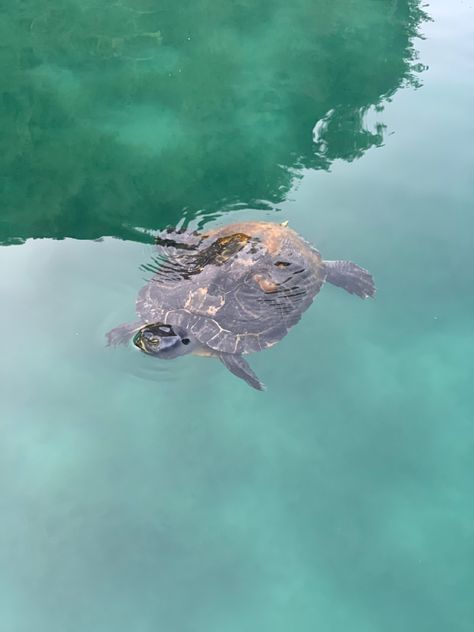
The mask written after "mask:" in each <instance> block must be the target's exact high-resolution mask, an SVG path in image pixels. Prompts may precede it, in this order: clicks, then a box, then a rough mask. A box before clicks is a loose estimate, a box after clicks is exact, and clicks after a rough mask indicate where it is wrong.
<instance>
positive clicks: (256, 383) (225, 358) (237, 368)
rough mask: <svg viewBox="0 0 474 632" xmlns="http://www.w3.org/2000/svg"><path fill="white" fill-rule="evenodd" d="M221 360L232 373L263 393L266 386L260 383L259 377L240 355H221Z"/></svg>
mask: <svg viewBox="0 0 474 632" xmlns="http://www.w3.org/2000/svg"><path fill="white" fill-rule="evenodd" d="M218 357H219V360H220V361H221V362H222V363H223V364H224V365H225V366H226V367H227V368H228V369H229V371H230V372H231V373H233V374H234V375H236V376H237V377H240V378H241V379H242V380H245V381H246V382H247V384H249V386H251V387H252V388H255V389H257V391H263V390H264V389H265V386H264V385H263V384H262V382H260V380H259V379H258V377H257V376H256V375H255V373H254V372H253V371H252V369H251V368H250V365H249V363H248V362H247V360H244V358H243V357H242V356H241V355H239V354H234V353H220V354H219V356H218Z"/></svg>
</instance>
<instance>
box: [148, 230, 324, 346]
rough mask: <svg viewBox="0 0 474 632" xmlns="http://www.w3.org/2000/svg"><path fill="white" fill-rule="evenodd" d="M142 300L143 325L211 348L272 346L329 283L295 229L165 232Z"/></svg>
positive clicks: (317, 258)
mask: <svg viewBox="0 0 474 632" xmlns="http://www.w3.org/2000/svg"><path fill="white" fill-rule="evenodd" d="M157 243H158V248H159V255H158V257H157V258H156V259H155V261H154V265H152V266H147V269H148V270H152V271H153V277H152V278H151V280H150V281H149V282H148V283H147V284H146V285H145V286H144V287H143V288H142V290H141V291H140V293H139V295H138V298H137V313H138V315H139V317H140V318H141V320H142V321H144V322H162V323H164V324H167V325H171V326H178V327H182V328H184V329H185V330H186V331H187V332H188V333H189V335H193V336H194V337H195V338H196V339H197V340H199V341H200V342H201V343H202V344H204V345H206V346H208V347H209V348H210V349H212V350H214V351H217V352H222V353H252V352H254V351H261V350H262V349H265V348H267V347H271V346H272V345H274V344H275V343H276V342H278V341H279V340H281V339H282V338H283V337H284V336H285V335H286V334H287V332H288V330H289V329H290V327H292V326H293V325H294V324H295V323H297V322H298V321H299V319H300V318H301V314H302V313H303V312H304V311H305V310H306V309H307V308H308V307H309V305H310V304H311V303H312V301H313V298H314V296H315V295H316V294H317V293H318V292H319V290H320V288H321V286H322V284H323V283H324V281H325V279H326V271H325V267H324V265H323V263H322V261H321V256H320V254H319V252H317V251H316V250H315V249H314V248H312V247H311V246H310V245H309V244H308V243H306V242H305V241H304V240H303V239H302V238H301V237H299V235H297V233H295V232H294V231H293V230H291V229H290V228H288V227H286V226H283V225H280V224H273V223H269V222H247V223H241V224H231V225H228V226H225V227H223V228H220V229H218V230H214V231H212V232H209V233H207V234H204V235H196V234H195V233H194V234H190V233H182V234H177V233H165V234H160V235H159V236H158V238H157Z"/></svg>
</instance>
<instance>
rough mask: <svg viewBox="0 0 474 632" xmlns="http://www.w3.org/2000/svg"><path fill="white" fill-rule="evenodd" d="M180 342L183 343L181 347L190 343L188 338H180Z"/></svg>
mask: <svg viewBox="0 0 474 632" xmlns="http://www.w3.org/2000/svg"><path fill="white" fill-rule="evenodd" d="M181 342H182V343H183V345H188V344H189V343H190V342H191V340H189V338H182V339H181Z"/></svg>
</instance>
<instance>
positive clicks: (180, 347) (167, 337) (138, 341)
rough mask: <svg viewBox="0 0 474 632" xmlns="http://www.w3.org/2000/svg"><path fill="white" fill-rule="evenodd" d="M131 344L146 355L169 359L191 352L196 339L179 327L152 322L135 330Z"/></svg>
mask: <svg viewBox="0 0 474 632" xmlns="http://www.w3.org/2000/svg"><path fill="white" fill-rule="evenodd" d="M133 344H134V345H135V346H136V347H138V348H139V349H140V351H143V352H144V353H147V354H148V355H152V356H156V357H158V358H163V359H170V360H171V359H172V358H177V357H178V356H180V355H184V354H186V353H191V352H192V351H193V349H194V348H195V347H196V345H197V341H196V340H194V339H193V338H191V337H190V336H188V335H187V332H186V331H185V330H184V329H182V328H181V327H172V326H171V325H163V324H162V323H153V324H147V325H144V326H143V327H141V328H140V329H139V330H138V331H137V333H136V334H135V336H134V337H133Z"/></svg>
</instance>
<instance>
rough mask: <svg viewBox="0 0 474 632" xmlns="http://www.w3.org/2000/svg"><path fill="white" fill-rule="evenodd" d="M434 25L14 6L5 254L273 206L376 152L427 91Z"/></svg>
mask: <svg viewBox="0 0 474 632" xmlns="http://www.w3.org/2000/svg"><path fill="white" fill-rule="evenodd" d="M203 16H205V19H203ZM424 18H426V16H425V14H424V13H423V12H422V10H421V9H420V8H419V5H418V3H417V2H415V1H412V0H386V1H380V2H373V0H360V1H359V2H357V3H355V2H354V3H349V2H347V1H346V0H318V1H317V2H315V1H312V2H308V1H307V0H298V1H297V2H296V3H295V2H293V3H291V4H290V5H288V3H287V2H286V1H283V0H272V1H271V2H270V1H260V2H258V3H255V2H253V0H252V1H250V0H241V1H239V2H232V3H218V4H217V3H215V2H214V1H211V0H193V1H192V2H191V1H185V2H181V3H180V5H179V10H178V9H177V6H176V3H175V2H170V1H169V0H163V1H161V2H159V3H157V2H152V1H151V0H140V1H139V2H132V0H123V1H122V2H109V3H104V2H100V3H99V2H86V3H77V2H72V1H71V0H58V2H55V3H54V4H51V3H50V2H45V1H43V2H40V3H38V2H36V1H35V2H33V0H26V1H25V2H22V3H14V4H12V5H11V8H10V9H9V10H8V12H5V13H4V14H3V23H2V31H1V37H2V44H1V45H2V49H1V56H0V60H1V73H2V78H3V85H4V88H3V92H2V94H1V97H0V106H1V109H2V116H1V123H0V125H1V128H0V137H1V139H2V140H1V143H2V146H1V147H0V174H1V176H0V178H1V191H2V217H1V220H0V243H12V242H18V241H22V240H24V239H26V238H28V237H38V236H48V237H54V238H63V237H66V236H69V237H76V238H89V239H91V238H97V237H100V236H102V235H104V234H108V235H114V236H117V237H121V238H124V239H136V240H140V239H146V235H145V234H143V233H140V232H137V231H136V230H135V227H137V226H140V227H144V228H147V229H156V228H158V227H162V226H164V225H166V224H168V223H176V222H177V221H178V220H179V219H180V218H181V217H182V216H183V213H184V214H187V215H188V217H194V216H195V215H196V213H200V214H202V215H204V216H205V217H207V216H211V215H212V214H213V213H215V212H216V211H217V210H218V209H224V210H225V209H227V208H239V207H241V206H243V207H245V206H253V207H255V208H258V207H264V208H265V207H269V208H271V207H272V205H273V204H276V203H278V202H280V201H282V200H283V199H284V198H285V195H286V193H287V192H288V190H289V188H290V187H291V185H292V181H293V180H294V178H295V177H298V170H299V169H300V168H302V167H309V168H313V169H328V168H329V166H330V164H331V162H332V161H333V160H335V159H337V158H342V159H344V160H353V159H355V158H358V157H360V156H361V155H362V154H363V153H364V152H365V151H366V150H367V149H369V148H370V147H373V146H378V145H380V144H381V143H382V142H383V138H384V127H383V125H382V124H377V125H375V127H374V128H373V129H370V126H368V125H366V123H365V115H366V113H367V111H368V110H369V109H370V108H371V107H373V106H374V107H376V108H379V107H381V105H382V104H383V102H384V100H386V99H387V98H389V97H390V96H391V95H392V94H393V93H394V92H395V91H396V90H397V89H398V88H399V87H400V86H402V85H403V84H404V83H407V82H409V83H414V84H416V83H417V79H416V75H415V74H414V73H415V71H416V70H418V66H416V65H415V58H416V55H415V53H414V49H413V39H414V37H415V36H416V33H417V28H418V26H419V24H420V22H421V21H422V20H423V19H424Z"/></svg>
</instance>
